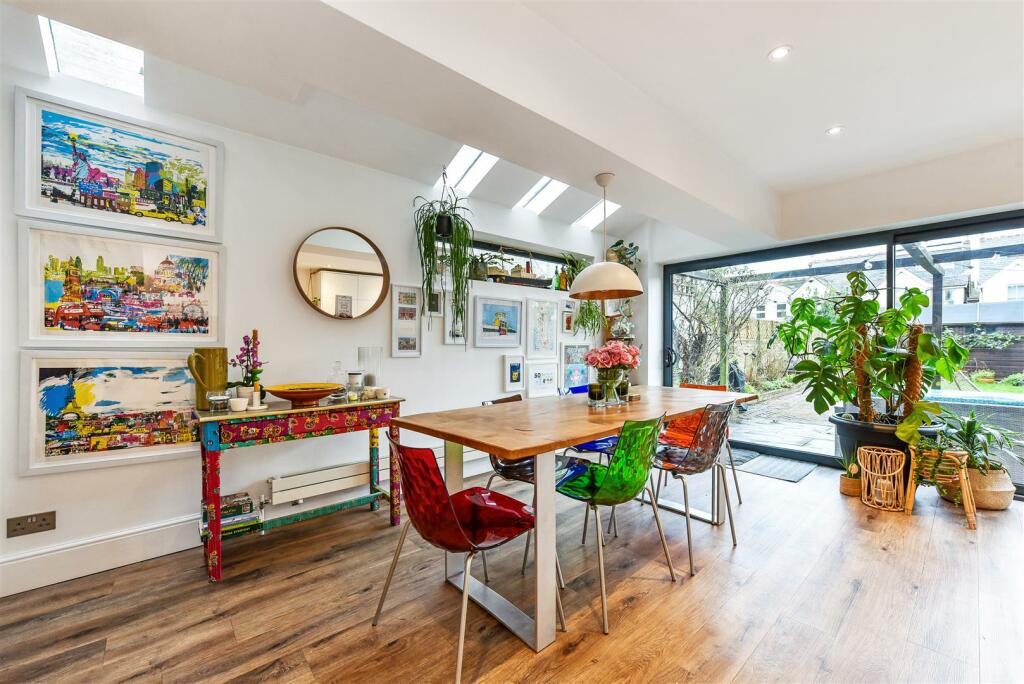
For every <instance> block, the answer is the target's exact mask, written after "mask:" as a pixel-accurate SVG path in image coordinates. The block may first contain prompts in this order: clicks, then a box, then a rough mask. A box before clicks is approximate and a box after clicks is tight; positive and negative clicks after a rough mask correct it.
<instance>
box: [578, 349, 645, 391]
mask: <svg viewBox="0 0 1024 684" xmlns="http://www.w3.org/2000/svg"><path fill="white" fill-rule="evenodd" d="M583 360H584V362H585V363H586V364H587V365H588V366H590V367H591V368H596V369H597V382H598V384H599V385H601V387H602V388H603V390H604V405H605V406H616V405H618V404H621V403H623V402H624V401H625V399H626V398H625V396H622V395H620V392H619V387H620V386H621V385H623V384H624V383H625V384H626V393H628V392H629V386H628V380H627V378H628V373H629V371H630V370H632V369H634V368H636V367H637V366H638V365H640V348H639V347H637V346H634V345H631V344H626V343H624V342H623V341H622V340H612V341H611V342H609V343H608V344H606V345H604V346H603V347H598V348H597V349H591V350H590V351H588V352H587V353H586V355H585V356H584V357H583Z"/></svg>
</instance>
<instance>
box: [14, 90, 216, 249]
mask: <svg viewBox="0 0 1024 684" xmlns="http://www.w3.org/2000/svg"><path fill="white" fill-rule="evenodd" d="M111 116H114V115H111ZM24 117H25V120H26V126H27V130H26V143H25V144H26V157H27V159H26V161H27V162H28V164H27V165H26V176H27V178H26V181H27V186H26V188H25V197H24V200H25V202H26V209H27V210H28V211H26V212H25V213H28V214H29V215H33V216H38V217H40V218H62V219H64V220H76V221H80V222H85V223H92V224H95V225H101V226H105V227H111V228H122V229H126V230H139V231H143V232H147V233H152V234H157V235H168V236H178V237H189V238H194V239H202V240H215V239H216V237H217V234H218V233H217V230H216V226H214V225H212V224H213V223H214V217H213V204H214V201H213V200H214V190H215V188H214V187H213V185H214V182H213V173H214V171H215V167H216V165H217V156H218V154H219V147H218V146H217V145H216V144H215V143H208V142H204V141H198V140H193V139H189V138H185V137H181V136H177V135H173V134H170V133H165V132H162V131H159V130H156V129H153V128H150V127H148V126H142V125H136V124H134V123H129V122H127V121H121V120H118V119H115V118H110V117H108V116H104V115H103V114H102V113H99V112H95V111H94V110H87V109H78V108H76V107H70V106H63V105H60V104H57V103H52V102H49V101H46V100H42V99H38V98H35V97H27V98H26V110H25V114H24ZM33 168H34V169H35V171H34V172H33V171H31V169H33Z"/></svg>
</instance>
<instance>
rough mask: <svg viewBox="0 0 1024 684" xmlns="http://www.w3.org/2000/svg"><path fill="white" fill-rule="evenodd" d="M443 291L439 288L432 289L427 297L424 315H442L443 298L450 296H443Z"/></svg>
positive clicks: (435, 316) (436, 316)
mask: <svg viewBox="0 0 1024 684" xmlns="http://www.w3.org/2000/svg"><path fill="white" fill-rule="evenodd" d="M444 295H445V293H443V292H441V290H434V291H433V292H432V293H430V296H429V297H427V313H426V315H427V316H428V317H430V318H442V317H443V316H444V305H445V300H448V299H451V297H445V296H444Z"/></svg>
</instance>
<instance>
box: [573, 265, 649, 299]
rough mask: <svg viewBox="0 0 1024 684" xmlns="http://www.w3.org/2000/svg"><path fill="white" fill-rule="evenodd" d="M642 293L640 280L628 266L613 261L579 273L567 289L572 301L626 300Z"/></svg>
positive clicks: (588, 267)
mask: <svg viewBox="0 0 1024 684" xmlns="http://www.w3.org/2000/svg"><path fill="white" fill-rule="evenodd" d="M643 293H644V286H643V284H641V283H640V278H639V277H638V276H637V274H636V273H633V270H632V269H631V268H629V267H628V266H623V265H622V264H620V263H616V262H614V261H602V262H599V263H596V264H591V265H590V266H587V267H586V268H585V269H583V270H582V271H580V273H579V275H577V276H576V278H575V279H573V281H572V287H570V288H569V297H570V298H572V299H626V298H627V297H637V296H639V295H642V294H643Z"/></svg>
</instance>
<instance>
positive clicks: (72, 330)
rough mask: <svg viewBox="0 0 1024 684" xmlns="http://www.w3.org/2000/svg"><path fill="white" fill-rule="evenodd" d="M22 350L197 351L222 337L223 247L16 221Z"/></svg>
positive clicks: (41, 222)
mask: <svg viewBox="0 0 1024 684" xmlns="http://www.w3.org/2000/svg"><path fill="white" fill-rule="evenodd" d="M18 229H19V252H20V253H19V262H20V263H19V269H20V279H21V295H22V300H23V306H22V307H21V315H22V325H21V331H22V345H23V346H26V347H67V346H73V347H77V348H94V347H102V348H107V349H109V348H112V347H114V348H116V347H138V346H148V347H195V346H197V345H217V344H220V343H221V341H222V339H223V332H224V322H223V316H222V315H221V301H222V300H221V295H222V293H223V291H224V288H223V272H224V271H223V265H222V257H223V247H221V246H219V245H202V244H197V243H195V242H185V241H182V240H168V239H164V238H157V237H150V236H144V235H133V234H131V233H117V232H113V231H109V230H99V229H95V228H84V227H81V226H75V225H68V224H57V223H47V222H43V221H37V220H34V219H30V220H25V221H21V222H19V225H18Z"/></svg>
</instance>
